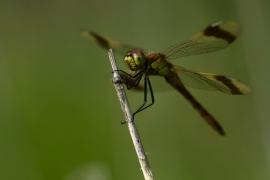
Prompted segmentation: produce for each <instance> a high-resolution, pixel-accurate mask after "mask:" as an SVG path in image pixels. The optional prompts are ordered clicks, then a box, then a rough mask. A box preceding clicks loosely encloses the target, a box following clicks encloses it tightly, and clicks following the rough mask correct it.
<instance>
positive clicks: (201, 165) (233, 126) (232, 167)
mask: <svg viewBox="0 0 270 180" xmlns="http://www.w3.org/2000/svg"><path fill="white" fill-rule="evenodd" d="M227 19H229V20H235V21H238V22H240V23H241V24H242V26H243V32H242V34H241V36H240V37H239V38H238V40H237V41H236V42H235V43H233V45H231V46H230V47H229V48H227V49H225V50H222V51H220V52H216V53H211V54H206V55H201V56H193V57H186V58H183V59H180V60H175V61H173V63H175V64H177V65H181V66H184V67H187V68H190V69H193V70H197V71H204V72H212V73H218V74H225V75H230V76H233V77H237V78H239V79H241V80H242V81H243V82H245V83H247V84H248V85H250V86H251V87H252V88H253V90H254V92H253V93H252V94H249V95H245V96H229V95H225V94H222V93H219V92H207V91H200V90H196V89H190V91H191V92H192V93H193V94H194V96H195V97H196V98H197V99H198V100H199V101H200V102H201V103H202V104H203V105H204V106H205V108H206V109H208V111H210V112H211V113H212V114H213V115H214V116H215V117H216V118H217V119H218V120H219V122H220V123H221V124H222V125H223V127H224V129H225V131H226V132H227V136H225V137H221V136H219V135H218V134H217V133H216V132H214V131H213V130H212V129H211V128H210V127H209V126H208V125H207V124H206V123H205V122H204V121H203V120H202V118H201V117H200V116H199V115H198V114H197V113H196V112H195V111H194V109H193V108H192V107H191V106H190V104H189V103H188V102H186V100H185V99H184V98H183V97H182V96H181V95H180V94H179V93H178V92H176V91H173V90H171V91H165V92H157V93H156V94H155V97H156V103H155V105H154V106H152V107H151V108H149V109H147V110H146V111H143V112H142V113H140V114H138V115H137V116H136V124H137V128H138V130H139V132H140V136H141V138H142V141H143V145H144V148H145V150H146V152H148V153H149V155H148V158H149V161H150V164H151V167H152V170H153V173H154V175H155V177H156V179H168V180H171V179H177V180H179V179H183V180H197V179H199V180H212V179H213V180H214V179H215V180H217V179H218V180H228V179H229V180H242V179H243V180H266V179H270V176H269V173H270V167H269V165H270V143H269V136H270V133H269V132H270V131H269V129H270V122H269V117H270V109H269V107H270V96H269V92H270V83H269V79H268V78H269V77H270V72H269V69H270V51H269V47H270V37H269V32H270V23H269V22H270V21H269V19H270V3H269V0H257V1H252V0H226V1H217V0H207V1H206V0H189V1H183V0H180V1H171V2H170V1H160V0H159V1H142V0H137V1H124V0H122V1H109V0H107V1H103V0H96V1H93V0H90V1H87V0H77V1H75V0H65V1H64V0H62V1H53V0H47V1H34V0H12V1H7V0H6V1H5V0H0V179H1V180H18V179H20V180H59V179H60V180H75V179H76V180H89V179H91V180H92V179H94V180H113V179H114V180H115V179H117V180H126V179H143V176H142V173H141V171H140V166H139V163H138V160H137V157H136V154H135V151H134V148H133V144H132V141H131V139H130V135H129V132H128V130H127V127H126V126H125V125H124V126H121V125H120V121H123V120H124V119H123V114H122V111H121V109H120V105H119V102H118V99H117V96H116V94H115V91H114V89H113V88H110V86H109V85H108V80H106V76H107V74H108V73H110V72H111V66H110V63H109V59H108V55H107V52H106V51H104V50H103V49H101V48H99V47H98V46H97V45H96V44H94V43H92V42H90V41H87V40H85V39H84V38H82V37H81V36H80V35H79V33H78V32H79V29H81V28H88V29H91V30H93V31H95V32H98V33H100V34H103V35H105V36H108V37H112V38H114V39H117V40H119V41H122V42H125V43H129V44H134V45H137V46H141V47H144V48H146V49H149V50H155V51H161V52H162V51H163V50H165V49H166V48H167V47H168V46H170V45H172V44H174V43H177V42H180V41H182V40H186V39H188V38H190V37H192V36H193V35H195V34H196V33H197V32H199V31H200V30H202V29H203V28H204V27H206V26H207V25H209V24H210V23H212V22H215V21H218V20H227ZM116 57H117V60H118V65H119V67H120V68H121V69H123V70H125V69H126V68H125V66H124V65H123V62H122V59H123V57H122V56H120V55H119V56H116ZM153 88H154V89H155V87H153ZM127 93H128V96H129V101H130V104H131V106H132V108H133V110H134V109H136V108H137V107H138V106H139V105H140V104H141V102H142V98H143V97H142V94H139V93H130V92H127Z"/></svg>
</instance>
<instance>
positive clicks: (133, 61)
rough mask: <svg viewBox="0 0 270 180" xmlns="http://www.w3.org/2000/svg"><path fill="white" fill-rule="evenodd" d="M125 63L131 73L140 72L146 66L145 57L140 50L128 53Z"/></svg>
mask: <svg viewBox="0 0 270 180" xmlns="http://www.w3.org/2000/svg"><path fill="white" fill-rule="evenodd" d="M124 62H125V64H126V65H127V67H128V68H129V69H130V70H131V71H138V70H140V69H142V68H143V67H144V65H145V55H144V53H143V52H142V51H140V50H131V51H128V52H127V55H126V56H125V59H124Z"/></svg>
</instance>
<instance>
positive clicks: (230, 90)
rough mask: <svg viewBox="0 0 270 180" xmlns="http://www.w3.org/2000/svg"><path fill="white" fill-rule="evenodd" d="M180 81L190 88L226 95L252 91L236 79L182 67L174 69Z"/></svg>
mask: <svg viewBox="0 0 270 180" xmlns="http://www.w3.org/2000/svg"><path fill="white" fill-rule="evenodd" d="M175 69H177V70H178V75H179V78H180V79H181V81H182V82H183V83H184V84H185V85H187V86H190V87H194V88H198V89H204V90H214V91H221V92H223V93H226V94H247V93H250V92H251V91H252V90H251V88H250V87H248V86H247V85H245V84H244V83H242V82H240V81H239V80H238V79H235V78H233V77H229V76H223V75H217V74H210V73H204V72H196V71H193V70H190V69H186V68H183V67H175Z"/></svg>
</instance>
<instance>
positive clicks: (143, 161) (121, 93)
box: [108, 49, 154, 180]
mask: <svg viewBox="0 0 270 180" xmlns="http://www.w3.org/2000/svg"><path fill="white" fill-rule="evenodd" d="M108 54H109V58H110V61H111V65H112V69H113V78H112V82H113V84H114V86H115V90H116V92H117V96H118V99H119V101H120V104H121V108H122V111H123V113H124V116H125V120H126V124H127V126H128V130H129V132H130V135H131V138H132V141H133V144H134V147H135V150H136V153H137V156H138V159H139V162H140V165H141V169H142V172H143V175H144V179H146V180H152V179H154V176H153V173H152V170H151V168H150V164H149V162H148V159H147V156H146V155H145V152H144V149H143V146H142V143H141V140H140V136H139V133H138V131H137V128H136V125H135V123H134V121H133V115H132V112H131V110H130V108H129V104H128V100H127V96H126V93H125V90H124V86H123V84H122V81H121V77H120V75H119V73H118V71H117V70H118V69H117V64H116V61H115V57H114V54H113V51H112V49H110V50H109V52H108Z"/></svg>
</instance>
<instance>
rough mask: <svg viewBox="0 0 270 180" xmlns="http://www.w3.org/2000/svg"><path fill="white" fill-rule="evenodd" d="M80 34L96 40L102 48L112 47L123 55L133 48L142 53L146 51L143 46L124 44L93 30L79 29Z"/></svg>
mask: <svg viewBox="0 0 270 180" xmlns="http://www.w3.org/2000/svg"><path fill="white" fill-rule="evenodd" d="M81 35H82V36H84V37H86V38H87V39H89V40H91V41H94V42H96V43H97V44H98V45H100V46H101V47H102V48H104V49H106V50H109V49H110V48H112V49H113V50H114V51H116V52H119V53H121V54H123V55H126V53H127V52H128V51H130V50H133V49H137V50H141V51H143V52H144V53H147V51H146V50H144V49H143V48H140V47H136V46H133V45H129V44H124V43H121V42H118V41H116V40H114V39H111V38H108V37H105V36H101V35H99V34H97V33H95V32H92V31H89V30H81Z"/></svg>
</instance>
